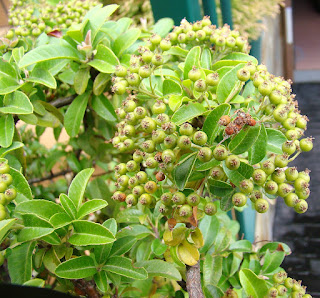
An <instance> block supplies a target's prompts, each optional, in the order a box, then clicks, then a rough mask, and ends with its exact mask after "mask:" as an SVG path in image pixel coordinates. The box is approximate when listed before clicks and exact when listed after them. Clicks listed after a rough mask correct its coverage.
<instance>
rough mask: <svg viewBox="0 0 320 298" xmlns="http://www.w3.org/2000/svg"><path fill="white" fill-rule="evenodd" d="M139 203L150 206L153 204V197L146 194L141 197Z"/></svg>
mask: <svg viewBox="0 0 320 298" xmlns="http://www.w3.org/2000/svg"><path fill="white" fill-rule="evenodd" d="M139 203H140V204H141V205H143V206H150V205H151V204H152V203H153V197H152V196H151V195H150V194H148V193H144V194H142V195H141V196H140V197H139Z"/></svg>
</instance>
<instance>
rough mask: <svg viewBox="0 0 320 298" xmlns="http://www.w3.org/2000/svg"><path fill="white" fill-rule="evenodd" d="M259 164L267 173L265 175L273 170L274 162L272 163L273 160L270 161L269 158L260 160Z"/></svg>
mask: <svg viewBox="0 0 320 298" xmlns="http://www.w3.org/2000/svg"><path fill="white" fill-rule="evenodd" d="M260 166H261V169H262V170H263V171H264V172H265V173H266V174H267V175H271V174H272V173H273V172H274V170H275V165H274V163H273V161H271V160H269V159H268V160H266V161H264V162H262V163H261V164H260Z"/></svg>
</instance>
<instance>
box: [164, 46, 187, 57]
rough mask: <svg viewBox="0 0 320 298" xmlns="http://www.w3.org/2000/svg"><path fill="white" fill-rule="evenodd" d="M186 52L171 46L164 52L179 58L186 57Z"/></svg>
mask: <svg viewBox="0 0 320 298" xmlns="http://www.w3.org/2000/svg"><path fill="white" fill-rule="evenodd" d="M188 53H189V52H188V51H187V50H185V49H182V48H180V47H179V46H172V47H171V48H170V50H169V51H166V54H170V55H174V56H180V57H187V55H188Z"/></svg>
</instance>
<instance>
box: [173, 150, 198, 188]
mask: <svg viewBox="0 0 320 298" xmlns="http://www.w3.org/2000/svg"><path fill="white" fill-rule="evenodd" d="M196 158H197V156H196V155H195V154H191V155H189V156H188V157H187V158H186V159H183V160H182V161H180V162H179V163H178V164H177V165H176V166H175V168H174V172H173V178H174V181H175V183H176V185H177V187H178V189H180V190H183V189H184V187H185V185H186V183H187V182H188V179H189V177H190V175H191V172H192V169H193V166H194V163H195V161H196Z"/></svg>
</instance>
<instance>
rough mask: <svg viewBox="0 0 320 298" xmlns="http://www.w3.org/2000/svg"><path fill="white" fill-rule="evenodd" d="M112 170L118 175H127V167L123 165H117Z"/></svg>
mask: <svg viewBox="0 0 320 298" xmlns="http://www.w3.org/2000/svg"><path fill="white" fill-rule="evenodd" d="M114 170H115V172H116V173H117V174H119V175H124V174H126V173H127V167H126V164H125V163H119V164H118V165H116V166H115V167H114Z"/></svg>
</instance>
